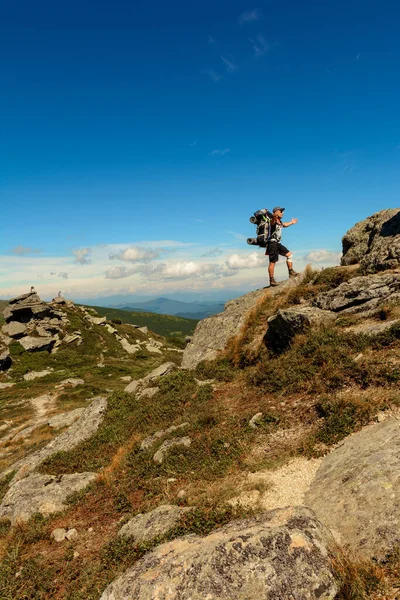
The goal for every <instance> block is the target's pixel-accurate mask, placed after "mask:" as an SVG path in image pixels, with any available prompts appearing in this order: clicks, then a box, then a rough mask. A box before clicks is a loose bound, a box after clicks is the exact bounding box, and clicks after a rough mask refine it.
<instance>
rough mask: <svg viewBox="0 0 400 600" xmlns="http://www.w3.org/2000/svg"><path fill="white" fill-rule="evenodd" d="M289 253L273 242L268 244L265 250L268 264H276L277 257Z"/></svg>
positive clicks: (281, 245) (282, 246)
mask: <svg viewBox="0 0 400 600" xmlns="http://www.w3.org/2000/svg"><path fill="white" fill-rule="evenodd" d="M289 252H290V250H288V249H287V248H286V246H284V245H283V244H280V243H279V242H274V241H272V242H269V243H268V246H267V248H266V250H265V254H266V255H268V256H269V262H270V263H276V262H278V258H279V255H281V256H286V254H289Z"/></svg>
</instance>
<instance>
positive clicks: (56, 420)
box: [47, 408, 85, 429]
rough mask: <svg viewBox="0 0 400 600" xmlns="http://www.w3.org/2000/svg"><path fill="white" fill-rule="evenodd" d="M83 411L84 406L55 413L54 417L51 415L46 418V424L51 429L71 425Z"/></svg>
mask: <svg viewBox="0 0 400 600" xmlns="http://www.w3.org/2000/svg"><path fill="white" fill-rule="evenodd" d="M84 411H85V409H84V408H76V409H75V410H71V411H69V412H65V413H61V414H59V415H55V416H54V417H51V419H49V420H48V422H47V424H48V426H49V427H52V428H53V429H61V428H62V427H69V426H70V425H72V423H75V421H77V420H78V419H80V417H81V416H82V414H83V412H84Z"/></svg>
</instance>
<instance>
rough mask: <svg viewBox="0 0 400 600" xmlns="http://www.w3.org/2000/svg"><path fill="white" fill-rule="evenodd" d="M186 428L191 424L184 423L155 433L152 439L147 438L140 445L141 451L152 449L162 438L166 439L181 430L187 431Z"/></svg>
mask: <svg viewBox="0 0 400 600" xmlns="http://www.w3.org/2000/svg"><path fill="white" fill-rule="evenodd" d="M186 427H189V423H182V424H181V425H172V426H171V427H169V428H168V429H163V430H160V431H156V433H154V434H153V435H151V436H150V437H147V438H146V439H145V440H143V441H142V443H141V444H140V449H141V450H148V449H149V448H151V447H152V446H153V444H155V443H156V442H157V441H158V440H159V439H161V438H162V437H165V436H166V435H169V434H170V433H173V432H174V431H179V430H180V429H186Z"/></svg>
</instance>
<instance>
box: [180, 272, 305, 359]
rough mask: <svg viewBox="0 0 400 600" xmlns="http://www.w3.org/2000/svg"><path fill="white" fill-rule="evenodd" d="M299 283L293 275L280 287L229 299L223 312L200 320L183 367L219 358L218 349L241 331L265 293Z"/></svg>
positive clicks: (277, 292)
mask: <svg viewBox="0 0 400 600" xmlns="http://www.w3.org/2000/svg"><path fill="white" fill-rule="evenodd" d="M297 283H298V278H297V280H296V279H289V280H288V281H285V282H284V283H281V284H280V285H279V287H277V288H268V289H267V290H266V289H260V290H256V291H255V292H250V293H249V294H245V295H244V296H240V297H239V298H235V299H234V300H230V301H229V302H227V303H226V304H225V308H224V311H223V312H221V313H219V314H217V315H213V316H212V317H206V318H205V319H203V320H202V321H200V322H199V323H198V324H197V326H196V329H195V332H194V335H193V337H192V339H191V341H190V342H189V343H188V345H187V346H186V348H185V350H184V352H183V357H182V367H183V368H184V369H190V370H193V369H195V368H196V367H197V365H198V364H199V363H200V362H201V361H203V360H213V359H214V358H216V356H217V355H218V352H220V351H221V350H223V349H224V348H225V347H226V345H227V343H228V340H229V339H230V338H231V337H233V336H235V335H237V334H238V333H239V332H240V330H241V329H242V327H243V325H244V324H245V322H246V319H247V317H248V316H249V314H250V312H251V311H252V310H253V309H254V307H255V306H256V304H257V302H258V301H259V300H261V299H262V298H263V297H265V296H275V295H278V294H280V293H281V292H282V290H283V289H285V290H287V289H288V288H289V287H292V286H295V285H297Z"/></svg>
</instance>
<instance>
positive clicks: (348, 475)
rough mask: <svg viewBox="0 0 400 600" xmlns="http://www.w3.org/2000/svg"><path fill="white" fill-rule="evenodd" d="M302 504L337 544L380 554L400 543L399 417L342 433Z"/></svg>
mask: <svg viewBox="0 0 400 600" xmlns="http://www.w3.org/2000/svg"><path fill="white" fill-rule="evenodd" d="M305 504H306V505H307V506H309V507H310V508H312V509H313V510H314V511H315V513H316V515H317V517H318V518H319V520H320V521H321V522H322V523H324V525H326V526H327V527H328V528H329V529H330V530H331V531H332V532H333V534H334V536H335V538H336V539H337V541H338V542H339V543H341V544H342V545H344V546H348V547H349V548H350V549H351V550H356V551H358V552H360V553H362V554H363V555H364V556H366V557H373V556H374V557H378V558H382V557H384V556H385V555H386V554H387V553H388V552H390V551H391V550H392V549H393V548H394V547H395V546H398V545H399V543H400V421H398V420H397V419H394V418H393V419H388V420H386V421H384V422H382V423H379V424H375V425H372V426H369V427H367V428H365V429H363V430H362V431H360V432H359V433H356V434H354V435H352V436H350V437H348V438H347V439H346V440H345V441H344V442H343V443H342V444H341V446H340V447H338V448H336V450H334V451H333V452H331V454H328V455H327V456H326V457H325V458H324V459H323V461H322V463H321V466H320V468H319V470H318V471H317V474H316V477H315V479H314V481H313V483H312V484H311V487H310V489H309V491H308V493H307V494H306V497H305Z"/></svg>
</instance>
